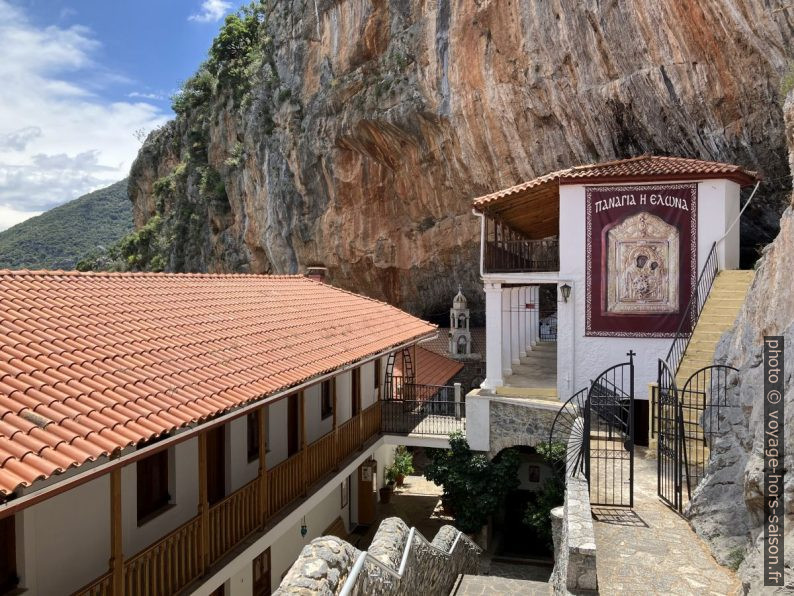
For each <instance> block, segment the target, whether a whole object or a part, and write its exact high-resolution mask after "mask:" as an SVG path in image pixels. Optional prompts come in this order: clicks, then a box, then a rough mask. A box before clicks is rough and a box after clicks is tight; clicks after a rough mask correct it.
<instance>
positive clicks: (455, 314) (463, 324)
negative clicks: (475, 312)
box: [449, 286, 471, 356]
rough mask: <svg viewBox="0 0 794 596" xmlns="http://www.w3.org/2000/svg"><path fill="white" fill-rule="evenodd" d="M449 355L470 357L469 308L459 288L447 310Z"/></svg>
mask: <svg viewBox="0 0 794 596" xmlns="http://www.w3.org/2000/svg"><path fill="white" fill-rule="evenodd" d="M449 353H450V355H452V356H470V355H471V331H470V330H469V308H468V304H467V300H466V296H464V295H463V291H462V289H461V287H460V286H458V293H457V294H456V295H455V298H453V299H452V308H451V309H449Z"/></svg>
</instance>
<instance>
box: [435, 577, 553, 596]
mask: <svg viewBox="0 0 794 596" xmlns="http://www.w3.org/2000/svg"><path fill="white" fill-rule="evenodd" d="M552 593H553V592H552V589H551V584H549V583H547V582H540V581H534V580H529V579H513V578H509V577H500V576H496V575H461V576H460V577H458V581H457V582H456V583H455V585H454V586H453V587H452V590H451V591H450V596H472V595H474V594H477V595H478V596H481V595H485V594H493V595H494V596H496V595H497V594H499V595H505V596H508V595H510V596H513V595H519V594H520V595H524V596H536V595H540V594H543V595H544V596H545V595H550V594H552Z"/></svg>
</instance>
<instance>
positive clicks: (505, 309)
mask: <svg viewBox="0 0 794 596" xmlns="http://www.w3.org/2000/svg"><path fill="white" fill-rule="evenodd" d="M501 333H502V343H501V345H502V375H504V376H505V377H509V376H510V375H512V374H513V368H512V365H511V362H512V358H511V356H510V346H511V343H512V342H511V341H510V336H511V335H512V330H511V329H510V289H509V288H502V330H501Z"/></svg>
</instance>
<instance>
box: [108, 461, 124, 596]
mask: <svg viewBox="0 0 794 596" xmlns="http://www.w3.org/2000/svg"><path fill="white" fill-rule="evenodd" d="M121 532H122V524H121V468H116V469H115V470H113V471H112V472H111V473H110V573H111V575H112V579H111V593H112V594H113V596H123V594H124V552H123V543H122V534H121Z"/></svg>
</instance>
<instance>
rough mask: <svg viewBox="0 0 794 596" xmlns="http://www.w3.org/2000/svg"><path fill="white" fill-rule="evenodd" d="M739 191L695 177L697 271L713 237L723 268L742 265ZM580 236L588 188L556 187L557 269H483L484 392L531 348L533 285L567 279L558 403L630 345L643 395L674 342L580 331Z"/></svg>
mask: <svg viewBox="0 0 794 596" xmlns="http://www.w3.org/2000/svg"><path fill="white" fill-rule="evenodd" d="M643 183H645V182H643ZM663 183H664V184H668V183H675V181H664V182H663ZM648 184H651V182H648ZM627 185H630V184H629V183H627ZM610 186H619V185H615V184H611V185H610ZM739 192H740V187H739V185H738V184H736V183H735V182H732V181H730V180H725V179H720V180H705V181H700V182H698V201H697V205H698V207H697V208H698V217H697V234H698V267H697V269H698V271H697V273H698V274H699V273H700V271H701V269H702V267H703V264H704V263H705V260H706V258H707V256H708V253H709V251H710V250H711V246H712V244H713V243H714V242H718V245H717V257H718V261H719V267H720V269H737V268H738V267H739V225H738V222H737V223H736V225H733V227H731V225H732V224H734V222H735V220H736V219H737V218H738V216H739ZM483 229H484V228H483ZM585 238H586V235H585V186H584V185H561V186H560V225H559V246H560V255H559V256H560V266H559V271H552V272H541V273H498V274H490V273H483V274H482V279H483V284H484V289H485V301H486V303H485V312H486V345H487V350H486V351H487V357H486V379H485V381H483V383H482V385H481V387H482V389H485V390H487V391H494V390H496V388H498V387H501V386H502V385H503V384H504V379H505V378H506V377H508V376H510V374H512V367H513V366H515V365H516V364H517V363H518V362H519V359H520V358H521V357H523V356H524V355H525V354H526V353H528V352H530V351H531V349H532V347H533V346H534V341H536V339H537V333H538V319H537V317H538V313H537V311H530V310H526V309H525V308H523V305H524V304H526V303H530V302H532V303H535V304H537V299H536V292H537V291H538V287H537V284H554V285H557V286H558V288H559V287H560V286H562V285H564V284H567V285H569V286H570V287H571V295H570V298H569V299H568V301H567V302H564V301H563V299H562V297H561V295H560V292H559V290H558V292H557V308H558V314H557V395H558V397H559V398H560V400H561V401H564V400H566V399H568V397H570V396H571V395H572V394H573V393H575V392H576V391H578V390H580V389H582V388H585V387H587V386H588V385H589V382H590V380H592V379H594V378H595V377H596V376H597V375H599V374H600V373H601V372H602V371H603V370H605V369H606V368H608V367H609V366H612V365H614V364H618V363H620V362H624V361H625V360H626V359H627V358H626V353H627V352H628V351H629V350H634V351H635V352H636V354H637V355H636V358H635V364H636V366H635V395H636V398H637V399H648V395H647V388H648V384H649V383H651V382H654V381H655V380H656V374H657V359H658V358H660V357H664V356H665V354H666V353H667V350H668V349H669V347H670V344H671V341H672V340H671V339H670V338H617V337H586V336H585V276H586V250H585ZM481 271H482V267H481ZM472 413H473V411H472V410H469V417H468V421H467V425H468V426H469V428H472V425H475V428H476V424H475V423H474V421H473V420H472ZM475 441H476V439H475Z"/></svg>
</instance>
